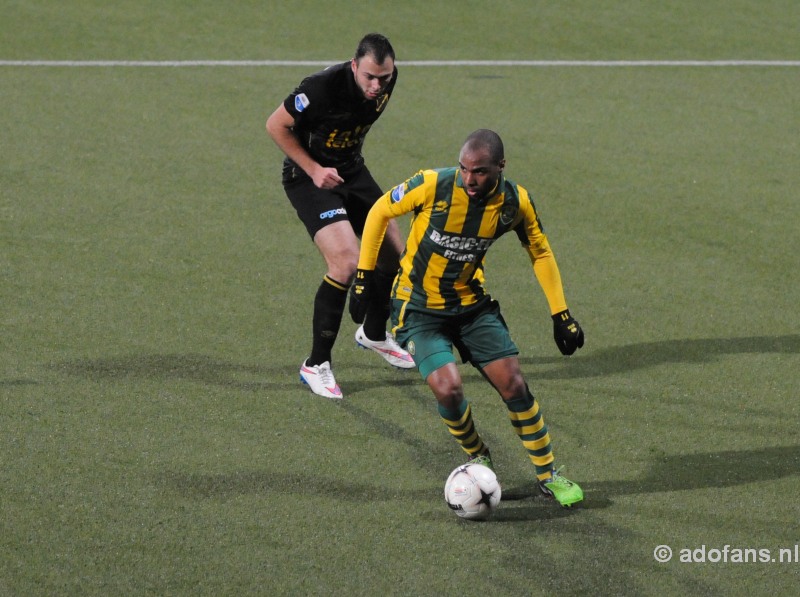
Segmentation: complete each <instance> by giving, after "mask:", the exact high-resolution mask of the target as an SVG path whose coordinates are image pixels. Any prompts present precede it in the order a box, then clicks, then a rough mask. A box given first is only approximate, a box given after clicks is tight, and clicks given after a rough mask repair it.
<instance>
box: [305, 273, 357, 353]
mask: <svg viewBox="0 0 800 597" xmlns="http://www.w3.org/2000/svg"><path fill="white" fill-rule="evenodd" d="M346 302H347V286H346V285H345V284H342V283H341V282H337V281H336V280H334V279H333V278H329V277H328V276H325V277H324V278H323V279H322V283H321V284H320V285H319V289H318V290H317V295H316V296H315V297H314V319H313V323H312V331H313V334H314V335H313V339H312V344H311V356H309V357H308V360H307V361H306V363H307V364H308V365H310V366H314V365H319V364H321V363H324V362H325V361H329V362H330V361H331V351H332V350H333V345H334V343H335V342H336V336H337V335H338V334H339V326H340V325H341V324H342V313H344V306H345V303H346Z"/></svg>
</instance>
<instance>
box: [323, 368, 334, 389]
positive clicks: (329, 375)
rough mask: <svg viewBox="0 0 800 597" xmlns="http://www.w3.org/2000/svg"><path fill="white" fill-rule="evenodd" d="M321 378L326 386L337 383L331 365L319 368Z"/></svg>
mask: <svg viewBox="0 0 800 597" xmlns="http://www.w3.org/2000/svg"><path fill="white" fill-rule="evenodd" d="M319 378H320V379H321V380H322V383H323V384H324V385H326V386H329V385H335V383H336V382H335V381H334V379H333V371H331V370H330V368H329V367H320V368H319Z"/></svg>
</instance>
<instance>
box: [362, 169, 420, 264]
mask: <svg viewBox="0 0 800 597" xmlns="http://www.w3.org/2000/svg"><path fill="white" fill-rule="evenodd" d="M435 180H436V175H435V172H433V171H430V170H426V171H420V172H418V173H417V174H415V175H414V176H412V177H411V178H409V179H408V180H406V181H405V182H403V183H401V184H399V185H397V186H396V187H394V188H392V189H391V190H389V191H387V192H386V193H384V194H383V195H382V196H381V197H380V198H379V199H378V200H377V201H376V202H375V204H374V205H373V206H372V208H371V209H370V210H369V214H368V215H367V220H366V222H365V223H364V232H363V233H362V235H361V253H360V255H359V260H358V268H359V269H365V270H373V269H375V265H376V263H377V261H378V251H379V250H380V248H381V244H382V243H383V237H384V236H385V235H386V227H387V226H388V225H389V220H391V219H393V218H397V217H399V216H402V215H404V214H407V213H409V212H412V211H413V212H416V213H419V212H420V211H421V210H422V209H424V206H425V204H426V203H430V202H432V197H433V193H434V191H435ZM431 181H433V182H431Z"/></svg>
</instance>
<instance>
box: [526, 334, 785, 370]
mask: <svg viewBox="0 0 800 597" xmlns="http://www.w3.org/2000/svg"><path fill="white" fill-rule="evenodd" d="M588 346H590V345H587V350H586V351H585V352H581V351H580V350H579V351H578V353H577V354H576V355H575V357H573V358H569V359H565V358H564V357H526V356H522V357H520V362H521V363H523V364H526V365H540V366H541V365H557V366H556V367H553V368H552V369H545V370H542V371H539V370H537V371H536V372H535V373H534V375H535V377H536V378H537V379H564V378H568V377H569V378H575V377H601V376H604V375H614V374H617V373H625V372H627V371H633V370H636V369H646V368H649V367H655V366H658V365H664V364H667V363H690V364H691V363H696V364H702V363H708V362H711V361H713V360H715V359H717V358H719V357H721V356H724V355H731V354H769V353H779V354H800V334H789V335H785V336H748V337H742V338H702V339H693V340H663V341H659V342H643V343H639V344H627V345H624V346H608V347H603V348H598V349H592V350H588Z"/></svg>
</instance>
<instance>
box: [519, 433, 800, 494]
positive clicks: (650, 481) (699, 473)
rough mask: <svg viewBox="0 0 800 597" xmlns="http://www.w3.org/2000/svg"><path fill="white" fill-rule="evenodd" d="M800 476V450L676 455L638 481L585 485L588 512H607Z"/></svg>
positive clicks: (523, 490)
mask: <svg viewBox="0 0 800 597" xmlns="http://www.w3.org/2000/svg"><path fill="white" fill-rule="evenodd" d="M798 473H800V446H778V447H772V448H758V449H750V450H726V451H722V452H705V453H699V454H675V455H671V456H665V457H663V458H660V459H659V460H658V461H656V462H654V463H653V464H652V465H651V466H650V469H649V470H648V471H647V473H645V475H644V476H642V477H640V478H638V479H608V480H604V481H594V482H583V483H581V487H582V488H583V490H584V493H585V494H586V501H585V502H584V504H583V507H584V508H591V509H593V508H607V507H609V506H610V505H611V504H612V503H613V500H614V498H615V497H619V496H625V495H641V494H648V493H666V492H673V491H694V490H703V489H721V488H724V487H733V486H736V485H744V484H747V483H754V484H757V483H766V482H769V481H776V480H778V479H782V478H784V477H789V476H792V475H797V474H798ZM530 493H531V488H530V487H518V488H514V489H511V490H509V491H507V492H504V494H503V497H504V499H509V500H514V499H522V498H524V497H527V496H528V495H530Z"/></svg>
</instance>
